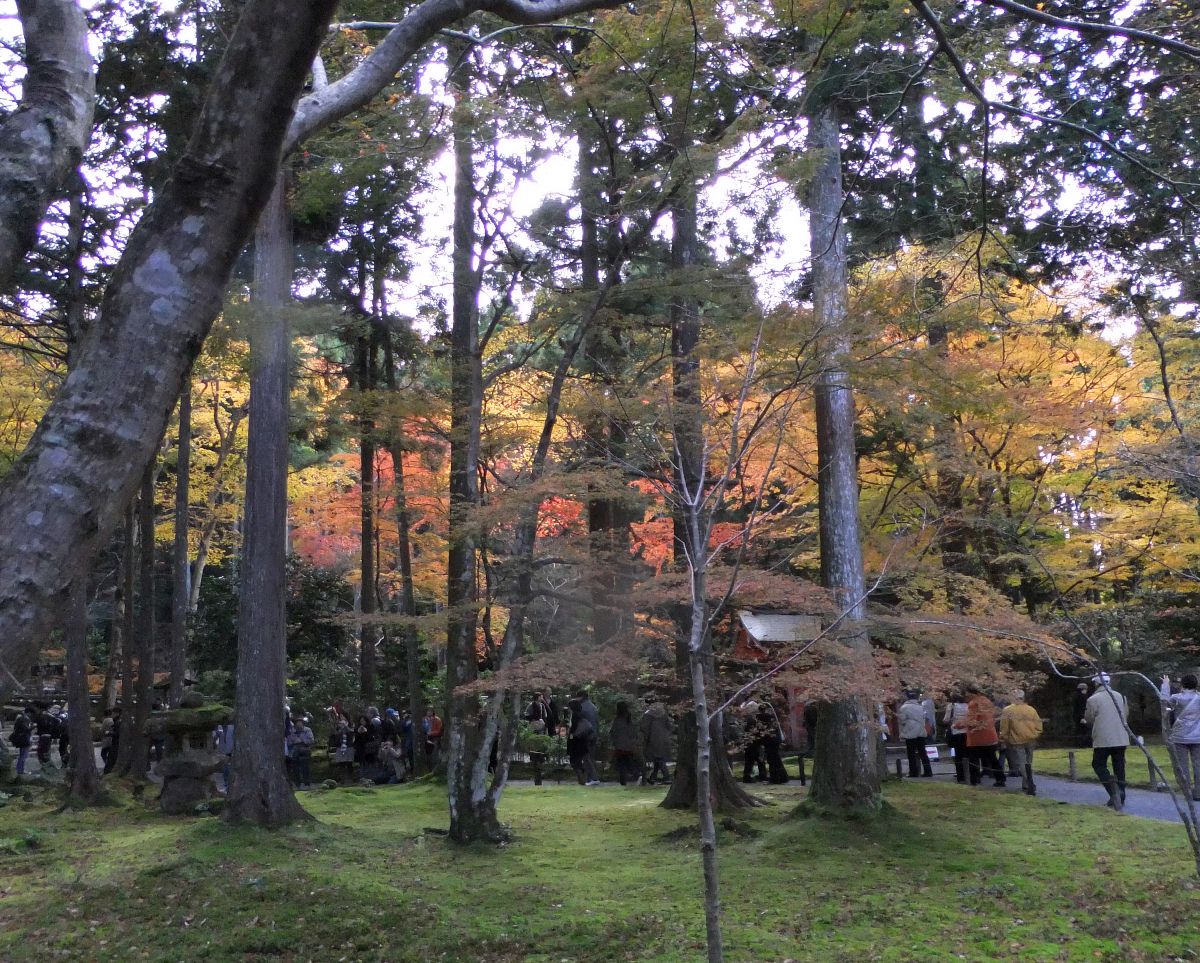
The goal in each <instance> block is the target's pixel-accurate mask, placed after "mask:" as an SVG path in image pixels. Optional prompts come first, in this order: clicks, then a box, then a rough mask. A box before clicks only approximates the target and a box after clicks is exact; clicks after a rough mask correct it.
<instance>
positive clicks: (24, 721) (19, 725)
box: [8, 710, 33, 776]
mask: <svg viewBox="0 0 1200 963" xmlns="http://www.w3.org/2000/svg"><path fill="white" fill-rule="evenodd" d="M32 742H33V720H32V719H30V718H29V715H28V714H27V713H26V712H25V711H24V710H21V711H20V712H18V713H17V718H16V719H14V720H13V728H12V732H10V733H9V734H8V743H9V745H10V746H12V747H13V748H14V749H16V750H17V775H18V776H22V775H24V774H25V760H26V759H28V758H29V746H30V744H31V743H32Z"/></svg>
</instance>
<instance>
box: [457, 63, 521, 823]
mask: <svg viewBox="0 0 1200 963" xmlns="http://www.w3.org/2000/svg"><path fill="white" fill-rule="evenodd" d="M466 53H467V48H466V46H464V44H462V43H458V42H456V43H455V44H452V46H451V48H450V62H452V64H457V65H458V66H457V68H456V70H455V72H454V73H452V74H451V86H452V90H454V97H455V104H454V110H452V118H451V126H452V131H454V158H455V183H454V297H452V306H451V309H452V310H451V327H450V343H451V349H450V370H451V373H450V534H449V542H450V546H449V568H448V585H446V688H448V690H449V701H450V711H449V713H448V714H449V726H448V732H449V750H448V753H446V783H448V790H449V794H448V795H449V805H450V838H452V839H455V841H456V842H460V843H469V842H475V841H484V842H500V841H503V839H504V838H505V837H506V832H505V830H504V827H503V826H502V825H500V823H499V819H498V818H497V814H496V802H494V800H493V798H492V797H491V796H490V795H488V794H487V791H486V788H485V786H484V785H482V782H481V779H479V778H478V776H479V773H478V768H479V766H478V762H479V758H480V754H481V753H482V752H485V749H484V746H485V738H487V725H486V723H485V720H484V718H482V707H481V704H480V699H479V696H478V695H467V694H464V693H462V690H461V687H462V686H464V684H467V683H470V682H474V681H475V680H476V678H478V677H479V663H478V654H476V652H475V634H476V627H478V611H476V591H478V588H476V584H475V564H476V546H478V536H476V533H475V525H478V519H476V512H475V509H476V508H478V506H479V443H480V420H481V411H482V400H484V377H482V359H481V357H480V347H479V274H478V271H476V270H475V264H474V259H475V184H474V149H475V143H474V116H473V110H472V104H470V79H469V76H468V74H467V71H468V65H467V60H466Z"/></svg>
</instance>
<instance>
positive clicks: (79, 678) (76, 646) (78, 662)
mask: <svg viewBox="0 0 1200 963" xmlns="http://www.w3.org/2000/svg"><path fill="white" fill-rule="evenodd" d="M65 602H66V619H65V624H64V626H63V635H64V636H65V641H66V646H67V727H68V729H69V731H70V737H71V761H70V765H69V767H68V768H69V770H70V790H69V799H70V802H71V804H72V805H77V806H87V805H90V804H91V803H92V802H94V801H95V799H96V796H97V794H98V793H99V792H100V773H99V772H98V771H97V769H96V752H95V749H94V748H93V746H92V715H91V706H90V705H89V703H88V672H87V669H88V644H87V629H88V618H87V582H86V580H85V579H84V578H83V577H82V576H81V577H80V578H79V579H77V580H76V581H75V582H74V584H72V586H71V589H70V591H69V592H68V593H67V598H66V599H65Z"/></svg>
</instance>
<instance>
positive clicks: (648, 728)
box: [642, 695, 672, 786]
mask: <svg viewBox="0 0 1200 963" xmlns="http://www.w3.org/2000/svg"><path fill="white" fill-rule="evenodd" d="M671 748H672V741H671V717H670V716H669V715H667V710H666V709H665V708H664V707H663V706H661V705H660V704H659V703H658V702H657V700H656V699H655V698H654V696H653V695H648V696H646V711H645V712H643V713H642V757H643V758H644V759H645V760H646V762H647V763H648V764H649V766H650V770H649V772H648V773H647V775H646V782H647V783H648V784H649V785H651V786H653V785H654V780H655V777H656V776H658V777H660V778H661V779H662V781H663V782H665V783H666V782H670V781H671V774H670V772H668V771H667V760H668V759H669V758H670V757H671Z"/></svg>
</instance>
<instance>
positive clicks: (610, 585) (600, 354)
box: [578, 111, 631, 645]
mask: <svg viewBox="0 0 1200 963" xmlns="http://www.w3.org/2000/svg"><path fill="white" fill-rule="evenodd" d="M578 129H579V207H580V216H579V222H580V245H579V273H580V286H581V288H582V289H583V290H584V291H586V292H591V293H592V294H595V293H596V292H598V291H599V290H600V283H601V280H600V272H601V250H602V249H604V250H607V251H608V252H609V255H610V256H609V263H608V264H607V270H608V271H609V272H612V271H613V270H614V266H613V264H612V263H611V259H612V256H613V255H614V254H615V252H613V251H612V250H611V247H610V245H608V244H606V243H604V241H603V240H602V238H601V230H600V214H601V212H602V211H603V209H604V197H603V191H602V189H601V176H600V175H601V163H602V162H601V159H600V150H599V147H598V145H597V143H596V137H597V132H596V130H595V121H594V119H593V118H592V117H591V116H590V115H589V114H588V113H587V112H586V111H582V112H581V116H580V119H579V122H578ZM583 350H584V359H583V366H584V369H585V370H586V371H587V373H588V374H589V375H590V376H591V378H592V381H593V384H594V386H595V387H594V389H593V390H594V392H595V394H596V401H595V406H594V407H595V410H594V411H592V412H591V413H589V414H588V416H587V417H586V418H585V420H584V425H583V431H584V445H585V448H586V451H587V455H588V458H589V460H590V461H591V462H592V463H593V464H594V465H595V466H596V467H597V468H600V469H603V468H607V467H610V466H612V465H616V464H620V463H621V462H622V461H623V460H624V457H625V441H626V421H625V418H624V417H623V416H622V415H620V414H618V413H617V412H616V408H617V406H616V405H615V404H614V397H613V396H614V395H615V393H616V392H617V391H618V390H620V388H621V383H622V377H621V376H622V374H623V372H624V370H625V367H626V365H627V358H626V351H627V348H626V346H625V344H624V343H623V339H622V333H621V330H620V325H619V322H616V321H613V322H611V323H603V322H602V323H600V324H597V325H595V327H594V330H593V331H592V332H591V333H590V334H589V336H588V338H587V339H586V341H585V343H584V349H583ZM615 481H616V480H615V479H613V480H609V479H607V478H605V479H602V480H601V481H600V483H599V485H598V486H593V488H594V489H595V488H599V489H601V491H600V493H598V494H596V495H594V496H593V497H591V498H589V499H588V505H587V520H588V552H589V562H590V568H591V574H590V578H589V582H590V588H591V601H592V606H591V607H592V638H593V640H594V641H595V643H596V644H597V645H605V644H607V643H609V642H610V641H612V640H613V639H616V638H619V637H620V636H621V635H623V634H624V633H626V632H627V631H628V630H629V628H630V625H629V616H628V612H629V605H628V599H627V596H628V593H629V582H630V577H629V556H630V548H631V538H630V529H629V525H630V517H629V513H628V511H627V509H626V508H625V507H624V503H623V501H622V499H621V498H619V497H614V496H613V495H612V494H610V493H606V492H604V491H603V489H609V488H611V486H612V485H613V484H614V483H615Z"/></svg>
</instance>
